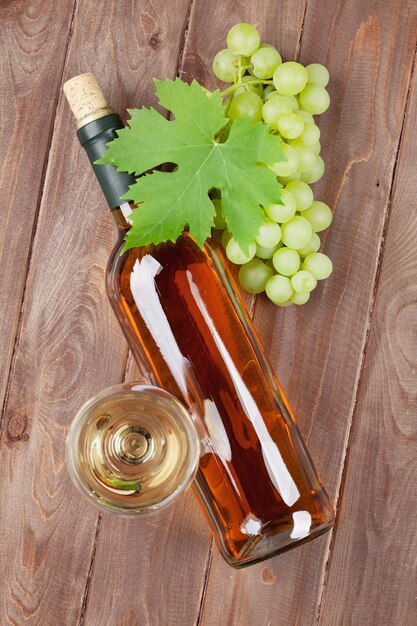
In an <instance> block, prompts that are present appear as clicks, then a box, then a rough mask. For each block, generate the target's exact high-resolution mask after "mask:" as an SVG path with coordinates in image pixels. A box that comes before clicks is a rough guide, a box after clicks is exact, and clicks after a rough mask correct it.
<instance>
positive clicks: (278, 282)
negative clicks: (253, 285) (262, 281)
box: [265, 274, 294, 304]
mask: <svg viewBox="0 0 417 626" xmlns="http://www.w3.org/2000/svg"><path fill="white" fill-rule="evenodd" d="M265 291H266V295H267V296H268V298H269V299H270V300H272V302H273V303H274V304H282V303H283V302H287V301H288V300H289V299H290V298H291V296H292V294H293V293H294V290H293V288H292V285H291V281H290V279H289V278H287V277H286V276H280V275H279V274H275V276H272V278H270V279H269V280H268V282H267V283H266V287H265Z"/></svg>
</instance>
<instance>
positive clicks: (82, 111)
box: [64, 72, 112, 128]
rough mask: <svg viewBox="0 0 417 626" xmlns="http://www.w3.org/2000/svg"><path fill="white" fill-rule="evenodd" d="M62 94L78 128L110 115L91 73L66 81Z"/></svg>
mask: <svg viewBox="0 0 417 626" xmlns="http://www.w3.org/2000/svg"><path fill="white" fill-rule="evenodd" d="M64 93H65V96H66V98H67V100H68V103H69V105H70V108H71V111H72V112H73V114H74V116H75V119H76V120H77V127H78V128H80V127H81V126H84V125H85V124H88V123H89V122H91V121H93V120H95V119H98V118H99V117H103V116H104V115H108V114H109V113H112V109H110V108H109V106H108V105H107V102H106V98H105V97H104V94H103V92H102V91H101V88H100V85H99V83H98V80H97V78H96V77H95V76H94V74H92V73H91V72H87V73H86V74H79V75H78V76H74V78H70V80H67V82H66V83H64Z"/></svg>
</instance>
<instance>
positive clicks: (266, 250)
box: [256, 243, 282, 261]
mask: <svg viewBox="0 0 417 626" xmlns="http://www.w3.org/2000/svg"><path fill="white" fill-rule="evenodd" d="M281 245H282V244H281V243H279V244H278V245H276V246H271V247H267V246H260V245H259V243H257V244H256V256H257V257H259V258H260V259H264V260H265V261H267V260H268V259H272V257H273V256H274V252H276V251H277V250H278V248H279V247H280V246H281Z"/></svg>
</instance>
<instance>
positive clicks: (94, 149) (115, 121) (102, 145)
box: [77, 113, 136, 228]
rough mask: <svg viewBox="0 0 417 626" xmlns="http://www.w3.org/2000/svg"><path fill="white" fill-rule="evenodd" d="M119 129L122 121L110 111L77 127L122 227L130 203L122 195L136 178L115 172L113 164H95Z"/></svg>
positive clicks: (124, 224)
mask: <svg viewBox="0 0 417 626" xmlns="http://www.w3.org/2000/svg"><path fill="white" fill-rule="evenodd" d="M121 128H123V122H122V120H121V119H120V117H119V115H117V114H116V113H111V114H109V115H104V116H103V117H100V118H99V119H96V120H93V121H91V122H89V123H87V124H85V125H84V126H81V128H79V129H78V130H77V136H78V139H79V140H80V143H81V145H82V147H83V148H84V150H85V151H86V152H87V155H88V158H89V160H90V163H91V165H92V166H93V170H94V173H95V175H96V177H97V180H98V182H99V183H100V186H101V188H102V190H103V193H104V196H105V198H106V200H107V203H108V205H109V207H110V209H111V210H112V212H113V215H114V218H115V221H116V224H117V225H118V226H119V227H121V228H129V225H130V224H129V222H128V221H127V216H128V214H129V207H130V205H129V202H128V200H127V199H125V198H123V199H122V196H125V194H127V193H128V191H129V187H130V186H131V185H133V184H134V183H135V182H136V181H135V177H134V176H133V175H132V174H128V173H127V172H118V171H117V170H116V168H115V167H114V166H113V165H99V164H97V163H96V161H97V160H98V159H100V158H101V157H102V156H103V155H104V152H105V150H106V148H107V144H108V143H109V142H110V141H112V140H113V139H115V138H116V137H117V133H116V131H117V130H119V129H121ZM130 212H131V211H130Z"/></svg>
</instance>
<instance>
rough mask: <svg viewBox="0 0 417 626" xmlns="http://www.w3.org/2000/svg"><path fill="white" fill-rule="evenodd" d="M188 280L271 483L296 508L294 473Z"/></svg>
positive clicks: (191, 279) (190, 276)
mask: <svg viewBox="0 0 417 626" xmlns="http://www.w3.org/2000/svg"><path fill="white" fill-rule="evenodd" d="M187 277H188V281H189V284H190V289H191V293H192V294H193V297H194V299H195V301H196V303H197V306H198V308H199V310H200V312H201V314H202V315H203V317H204V320H205V322H206V324H207V326H208V327H209V329H210V332H211V334H212V336H213V339H214V341H215V342H216V345H217V348H218V350H219V352H220V353H221V355H222V358H223V360H224V362H225V363H226V365H227V368H228V370H229V373H230V376H231V378H232V381H233V385H234V388H235V390H236V393H237V395H238V397H239V399H240V402H241V404H242V407H243V408H244V409H245V413H246V415H247V417H248V419H249V420H250V421H251V422H252V424H253V427H254V429H255V431H256V434H257V436H258V439H259V441H260V444H261V447H262V456H263V458H264V462H265V466H266V468H267V470H268V473H269V476H270V478H271V481H272V482H273V484H274V486H275V488H276V489H277V491H278V492H279V494H280V496H281V498H282V499H283V500H284V502H285V503H286V504H287V505H288V506H292V505H293V504H294V503H295V502H297V500H298V498H299V497H300V492H299V491H298V488H297V485H296V484H295V482H294V480H293V478H292V476H291V474H290V472H289V471H288V468H287V466H286V465H285V462H284V459H283V458H282V455H281V453H280V451H279V449H278V446H277V444H276V443H275V441H273V439H272V437H271V435H270V434H269V432H268V429H267V427H266V425H265V422H264V419H263V417H262V415H261V413H260V411H259V409H258V406H257V404H256V402H255V400H254V398H253V397H252V394H251V393H250V391H249V389H248V388H247V387H246V385H245V383H244V382H243V380H242V377H241V375H240V374H239V371H238V369H237V368H236V366H235V364H234V362H233V359H232V358H231V356H230V354H229V353H228V351H227V348H226V346H225V345H224V342H223V340H222V338H221V337H220V335H219V333H218V332H217V330H216V327H215V325H214V322H213V320H212V319H211V317H210V314H209V312H208V311H207V307H206V305H205V304H204V300H203V298H202V297H201V294H200V291H199V289H198V287H197V285H196V284H195V282H194V281H193V278H192V275H191V272H189V271H188V270H187Z"/></svg>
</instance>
